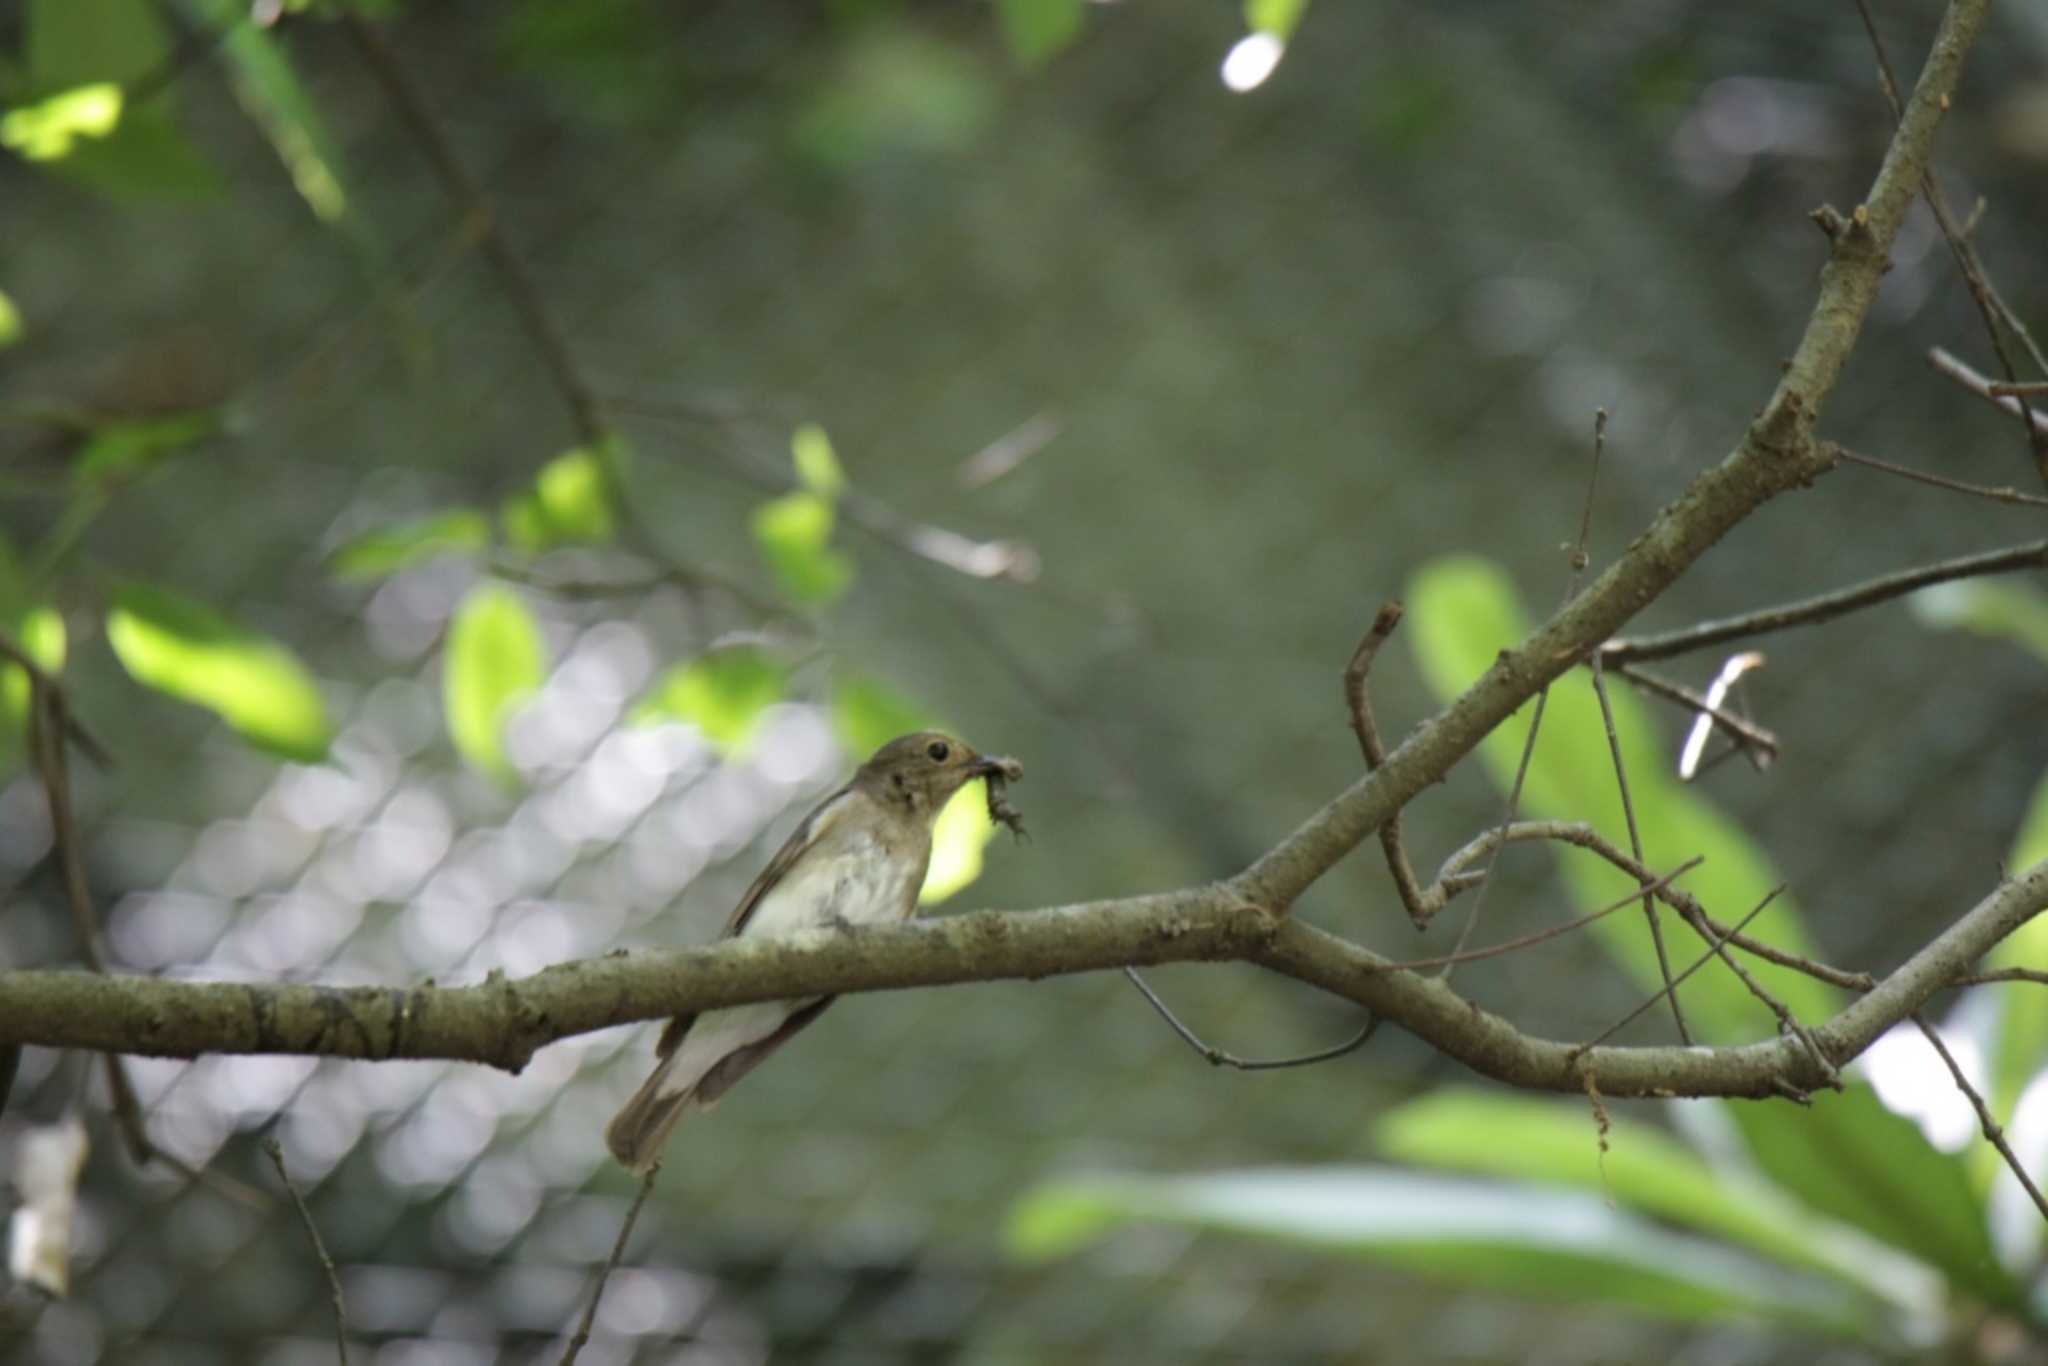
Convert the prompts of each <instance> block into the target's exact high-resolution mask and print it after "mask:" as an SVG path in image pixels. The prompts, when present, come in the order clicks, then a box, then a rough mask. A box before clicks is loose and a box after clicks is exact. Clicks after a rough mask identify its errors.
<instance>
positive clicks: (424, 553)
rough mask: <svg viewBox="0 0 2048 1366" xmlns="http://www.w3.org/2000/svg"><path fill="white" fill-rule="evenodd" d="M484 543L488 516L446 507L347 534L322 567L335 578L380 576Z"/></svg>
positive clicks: (488, 533)
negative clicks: (345, 539)
mask: <svg viewBox="0 0 2048 1366" xmlns="http://www.w3.org/2000/svg"><path fill="white" fill-rule="evenodd" d="M490 544H491V522H490V519H489V518H488V517H486V516H484V514H483V513H481V512H478V511H477V510H476V509H474V508H450V509H449V510H448V511H446V512H437V513H435V514H434V515H433V516H431V517H422V518H420V519H419V520H417V521H412V522H400V523H398V524H397V525H395V526H386V527H378V528H377V529H376V530H374V531H366V532H364V533H363V534H362V535H360V536H356V537H352V538H351V539H349V540H347V541H344V542H343V543H342V544H341V545H339V546H337V547H335V550H334V553H333V554H331V555H329V556H328V557H327V568H328V569H329V571H331V572H332V573H333V574H334V576H335V577H336V578H340V579H381V578H383V577H385V576H386V575H389V574H396V573H397V572H398V571H399V570H401V569H409V568H411V567H412V566H413V565H416V564H424V563H425V562H426V561H428V560H431V559H436V558H438V557H440V556H442V555H454V554H462V553H472V552H475V551H479V550H484V549H488V548H489V546H490Z"/></svg>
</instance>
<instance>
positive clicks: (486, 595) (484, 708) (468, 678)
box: [441, 583, 547, 786]
mask: <svg viewBox="0 0 2048 1366" xmlns="http://www.w3.org/2000/svg"><path fill="white" fill-rule="evenodd" d="M546 668H547V651H546V647H545V646H544V645H543V644H542V642H541V634H540V625H539V623H538V622H536V621H535V620H534V619H533V613H532V612H531V611H530V610H528V608H527V606H526V601H525V599H523V598H521V597H520V596H519V595H518V594H517V593H515V592H513V591H512V590H511V589H509V588H507V587H505V586H504V585H503V584H499V583H480V584H478V585H477V586H476V587H474V588H472V589H470V590H469V595H468V596H467V597H465V598H464V599H463V600H462V605H461V606H459V607H457V608H456V609H455V618H454V620H453V621H451V622H450V623H449V626H448V648H447V654H446V657H445V659H444V661H443V663H442V666H441V704H442V709H443V711H444V712H445V713H446V714H447V717H448V735H449V738H451V739H452V740H454V742H455V748H456V751H457V752H458V753H460V754H461V755H462V757H463V758H464V759H466V760H468V761H469V763H470V765H471V766H472V767H474V768H476V769H477V770H478V771H479V772H482V773H484V774H486V775H488V776H489V777H491V778H492V779H493V780H495V781H497V782H499V783H503V784H506V785H507V786H510V785H514V784H516V783H517V782H518V781H519V774H518V771H517V770H516V769H515V768H513V766H512V761H511V759H510V758H509V757H508V756H507V755H506V753H505V723H506V722H507V721H508V720H510V719H511V718H512V715H513V713H515V712H517V711H518V710H519V708H520V707H522V706H523V705H525V703H526V701H527V699H529V698H530V697H532V696H533V694H534V692H535V690H537V689H538V688H539V687H540V685H541V680H542V678H543V676H544V673H545V671H546Z"/></svg>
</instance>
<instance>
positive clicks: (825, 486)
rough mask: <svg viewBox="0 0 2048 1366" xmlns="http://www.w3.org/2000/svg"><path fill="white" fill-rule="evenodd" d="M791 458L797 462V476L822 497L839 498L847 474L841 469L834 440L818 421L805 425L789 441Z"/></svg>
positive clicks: (844, 487) (843, 488) (804, 484)
mask: <svg viewBox="0 0 2048 1366" xmlns="http://www.w3.org/2000/svg"><path fill="white" fill-rule="evenodd" d="M789 450H790V455H791V456H792V457H793V458H794V459H795V461H796V477H797V478H798V479H799V480H800V481H802V483H803V486H804V487H805V488H807V489H809V490H810V491H811V492H812V493H815V494H817V495H818V496H819V497H820V498H837V497H838V496H839V495H840V494H841V493H842V492H844V491H845V489H846V471H845V470H843V469H841V468H840V466H839V455H838V452H836V451H834V450H833V449H832V438H831V437H829V436H827V435H825V429H824V428H823V427H820V426H819V425H818V424H817V423H815V422H806V423H805V424H804V425H803V426H801V427H799V428H797V429H796V435H795V436H793V437H791V438H790V442H789Z"/></svg>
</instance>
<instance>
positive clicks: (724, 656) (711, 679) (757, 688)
mask: <svg viewBox="0 0 2048 1366" xmlns="http://www.w3.org/2000/svg"><path fill="white" fill-rule="evenodd" d="M788 686H789V670H788V669H786V668H784V667H783V665H782V662H781V661H780V660H778V659H776V658H775V656H773V655H771V654H769V653H768V652H767V651H766V650H763V649H760V648H758V647H756V646H752V645H737V646H733V647H731V648H729V649H723V650H713V651H711V652H710V653H709V654H706V655H704V656H702V657H701V658H698V659H693V660H691V661H690V662H689V663H688V664H681V665H678V666H676V667H675V668H673V669H670V670H669V671H668V672H667V673H665V674H663V675H662V676H661V677H660V678H659V679H657V680H655V684H654V686H653V687H652V688H650V689H649V690H648V692H647V695H646V696H645V697H644V698H642V699H641V700H640V702H639V703H638V704H637V705H636V706H635V707H634V708H633V713H632V719H633V722H634V724H636V725H647V724H651V723H655V722H660V721H684V722H688V723H689V724H690V725H693V726H695V727H696V728H697V729H698V730H700V731H702V732H704V737H705V738H706V739H708V740H709V741H711V743H712V744H713V745H716V746H717V747H718V749H719V750H720V751H721V752H724V753H727V754H730V753H732V752H733V751H735V750H738V749H741V748H743V747H744V746H745V745H746V743H747V742H748V741H749V740H751V739H752V738H753V736H754V732H755V730H756V729H757V728H758V726H759V724H760V720H761V714H762V713H763V712H765V711H767V710H768V708H770V707H772V706H774V705H775V704H776V703H777V702H780V701H781V700H782V698H783V695H784V694H785V693H786V692H787V690H788Z"/></svg>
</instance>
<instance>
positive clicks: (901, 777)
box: [853, 730, 1024, 815]
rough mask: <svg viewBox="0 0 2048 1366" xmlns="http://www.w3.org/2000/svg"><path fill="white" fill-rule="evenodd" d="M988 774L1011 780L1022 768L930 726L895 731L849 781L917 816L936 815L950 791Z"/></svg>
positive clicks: (1009, 760)
mask: <svg viewBox="0 0 2048 1366" xmlns="http://www.w3.org/2000/svg"><path fill="white" fill-rule="evenodd" d="M991 775H994V776H998V777H1001V778H1003V779H1005V780H1006V781H1009V782H1015V781H1017V779H1019V778H1021V777H1023V776H1024V766H1023V765H1022V764H1020V763H1018V762H1017V761H1016V760H1015V759H1005V758H999V757H996V756H992V755H986V754H980V753H977V752H976V751H975V748H974V746H972V745H970V744H967V743H966V742H965V741H962V740H956V739H954V738H953V737H952V736H950V735H946V734H943V733H942V732H940V731H935V730H921V731H917V732H915V733H913V734H910V735H899V736H898V737H896V738H895V739H894V740H891V741H890V742H889V743H888V744H886V745H883V746H882V747H881V748H880V749H878V750H876V751H875V753H874V757H873V758H871V759H869V760H868V761H867V762H866V763H864V764H862V765H861V766H860V772H858V773H856V774H855V775H854V779H853V780H854V783H855V784H856V785H857V786H859V787H862V788H865V789H866V790H867V791H869V792H871V793H873V794H874V795H875V796H877V797H879V798H881V799H883V800H884V801H889V802H899V803H902V804H903V805H905V806H908V807H909V808H910V809H911V810H912V811H913V812H916V813H918V814H921V815H935V814H936V813H937V812H938V810H939V808H941V807H943V806H944V805H945V804H946V801H947V799H948V798H950V797H951V796H952V795H953V794H954V793H955V792H958V791H959V790H960V789H961V788H962V787H963V786H965V785H966V784H968V783H970V782H972V781H973V780H974V779H976V778H986V777H989V776H991Z"/></svg>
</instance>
